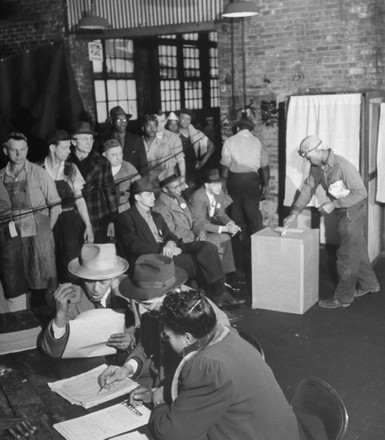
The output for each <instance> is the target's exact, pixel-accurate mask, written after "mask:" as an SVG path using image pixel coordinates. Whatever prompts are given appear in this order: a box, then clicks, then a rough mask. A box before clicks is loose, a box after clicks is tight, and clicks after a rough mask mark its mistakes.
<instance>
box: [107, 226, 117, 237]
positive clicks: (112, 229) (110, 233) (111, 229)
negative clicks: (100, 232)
mask: <svg viewBox="0 0 385 440" xmlns="http://www.w3.org/2000/svg"><path fill="white" fill-rule="evenodd" d="M107 237H108V238H115V225H114V222H111V223H108V226H107Z"/></svg>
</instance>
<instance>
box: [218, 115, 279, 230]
mask: <svg viewBox="0 0 385 440" xmlns="http://www.w3.org/2000/svg"><path fill="white" fill-rule="evenodd" d="M236 127H237V130H238V132H237V133H236V134H235V135H233V136H231V137H229V138H228V139H226V141H225V143H224V144H223V149H222V158H221V161H220V163H221V165H222V176H223V177H225V178H227V190H228V192H229V195H230V196H231V197H232V199H233V201H234V202H233V204H232V206H231V208H230V209H231V217H232V218H233V220H234V221H235V222H236V223H237V224H238V225H240V226H241V228H242V231H245V232H247V234H248V236H250V235H252V234H254V233H255V232H257V231H259V230H261V229H262V226H263V224H262V214H261V211H260V210H259V201H260V199H261V197H266V195H267V192H268V186H269V179H270V169H269V158H268V154H267V151H266V149H265V148H263V146H262V144H261V142H260V140H259V139H258V138H257V137H255V136H254V135H253V134H252V133H251V131H252V130H253V128H254V123H253V121H251V120H250V119H249V118H247V117H242V118H241V119H240V120H239V121H238V122H237V124H236Z"/></svg>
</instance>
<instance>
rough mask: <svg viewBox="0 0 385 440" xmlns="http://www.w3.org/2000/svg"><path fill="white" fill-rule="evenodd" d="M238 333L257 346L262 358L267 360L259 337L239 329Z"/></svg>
mask: <svg viewBox="0 0 385 440" xmlns="http://www.w3.org/2000/svg"><path fill="white" fill-rule="evenodd" d="M238 333H239V336H240V337H241V338H242V339H244V340H245V341H247V342H248V343H249V344H251V345H252V346H253V347H255V348H256V349H257V350H258V351H259V352H260V353H261V356H262V359H263V360H265V353H264V352H263V348H262V347H261V344H260V343H259V342H258V341H257V339H256V338H255V337H254V336H253V335H250V333H247V332H243V331H238Z"/></svg>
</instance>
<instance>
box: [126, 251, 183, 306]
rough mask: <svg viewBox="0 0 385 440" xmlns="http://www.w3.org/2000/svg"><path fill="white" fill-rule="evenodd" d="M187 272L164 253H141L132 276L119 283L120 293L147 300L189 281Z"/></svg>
mask: <svg viewBox="0 0 385 440" xmlns="http://www.w3.org/2000/svg"><path fill="white" fill-rule="evenodd" d="M187 279H188V276H187V273H186V272H185V271H184V270H183V269H181V268H180V267H178V266H175V264H174V260H173V259H172V258H169V257H165V256H164V255H159V254H148V255H141V256H140V257H139V258H138V259H137V260H136V262H135V266H134V271H133V274H132V276H131V278H129V277H127V278H124V280H123V281H122V282H121V283H120V285H119V291H120V293H121V294H122V295H123V296H124V297H125V298H129V299H136V300H139V301H146V300H149V299H154V298H157V297H159V296H162V295H164V294H165V293H167V292H170V291H172V290H175V289H176V288H177V287H179V286H180V285H182V284H183V283H184V282H185V281H187Z"/></svg>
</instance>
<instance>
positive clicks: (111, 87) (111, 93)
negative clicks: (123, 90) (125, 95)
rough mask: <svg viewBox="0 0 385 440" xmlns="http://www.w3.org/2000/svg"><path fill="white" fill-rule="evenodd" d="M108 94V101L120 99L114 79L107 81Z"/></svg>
mask: <svg viewBox="0 0 385 440" xmlns="http://www.w3.org/2000/svg"><path fill="white" fill-rule="evenodd" d="M107 95H108V97H107V99H108V101H116V100H117V99H118V94H117V87H116V81H115V80H113V79H110V80H108V81H107Z"/></svg>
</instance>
